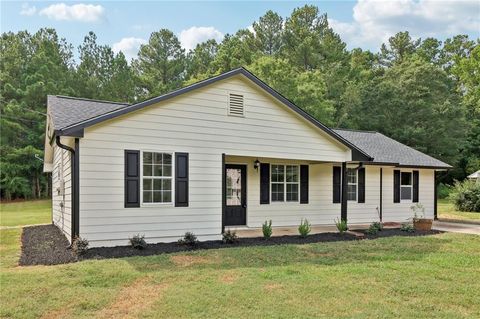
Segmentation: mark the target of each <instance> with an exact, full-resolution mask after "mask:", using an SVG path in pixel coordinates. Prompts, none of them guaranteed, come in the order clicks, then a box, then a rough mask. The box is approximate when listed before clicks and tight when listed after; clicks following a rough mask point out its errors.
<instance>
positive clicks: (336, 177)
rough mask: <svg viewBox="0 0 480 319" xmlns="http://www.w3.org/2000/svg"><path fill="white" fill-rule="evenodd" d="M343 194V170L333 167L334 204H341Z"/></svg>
mask: <svg viewBox="0 0 480 319" xmlns="http://www.w3.org/2000/svg"><path fill="white" fill-rule="evenodd" d="M341 193H342V168H341V167H338V166H334V167H333V202H334V203H340V199H341Z"/></svg>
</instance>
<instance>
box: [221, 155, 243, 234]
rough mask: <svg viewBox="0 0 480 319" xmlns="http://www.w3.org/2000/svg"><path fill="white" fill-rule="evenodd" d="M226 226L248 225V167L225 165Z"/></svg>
mask: <svg viewBox="0 0 480 319" xmlns="http://www.w3.org/2000/svg"><path fill="white" fill-rule="evenodd" d="M225 177H226V178H225V182H226V183H227V185H226V187H225V189H226V193H225V196H226V198H225V203H226V207H225V225H226V226H235V225H246V223H247V166H246V165H236V164H226V165H225Z"/></svg>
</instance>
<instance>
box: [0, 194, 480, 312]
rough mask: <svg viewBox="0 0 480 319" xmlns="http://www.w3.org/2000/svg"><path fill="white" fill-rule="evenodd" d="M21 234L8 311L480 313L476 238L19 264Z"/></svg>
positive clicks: (11, 234) (11, 262) (9, 278)
mask: <svg viewBox="0 0 480 319" xmlns="http://www.w3.org/2000/svg"><path fill="white" fill-rule="evenodd" d="M9 205H15V206H9ZM22 205H23V206H22ZM15 207H16V208H17V209H21V210H23V209H24V210H25V211H27V212H28V214H22V215H18V213H17V214H14V211H13V210H14V208H15ZM49 209H50V207H49V202H48V201H38V202H34V203H16V204H7V205H2V225H3V223H4V218H5V220H6V222H8V224H9V225H15V224H17V225H18V224H30V223H35V222H43V221H45V222H49ZM7 216H8V218H7ZM18 216H23V217H24V219H23V220H22V219H20V217H18ZM47 217H48V218H47ZM21 231H22V230H21V229H20V228H15V229H3V230H0V283H1V289H0V297H1V307H0V317H1V318H38V317H44V318H124V317H128V318H136V317H142V318H224V317H225V316H226V314H228V317H232V318H252V317H254V318H292V317H297V318H308V317H324V318H372V317H375V318H378V317H387V318H390V317H395V318H423V317H435V318H475V317H477V318H478V317H480V303H479V302H478V301H479V300H480V236H475V235H463V234H441V235H436V236H429V237H417V238H413V237H409V238H408V237H391V238H384V239H377V240H363V241H359V242H337V243H318V244H308V245H281V246H271V247H248V248H247V247H243V248H230V249H217V250H208V251H206V250H203V251H195V252H188V253H177V254H170V255H158V256H150V257H132V258H121V259H111V260H90V261H83V262H79V263H74V264H67V265H57V266H30V267H19V266H17V263H18V257H19V254H20V236H21Z"/></svg>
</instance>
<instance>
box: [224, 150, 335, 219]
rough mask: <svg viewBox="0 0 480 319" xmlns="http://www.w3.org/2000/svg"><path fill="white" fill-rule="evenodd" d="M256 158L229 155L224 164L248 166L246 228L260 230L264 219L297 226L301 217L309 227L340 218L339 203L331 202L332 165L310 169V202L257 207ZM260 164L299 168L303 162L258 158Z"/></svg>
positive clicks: (258, 201) (258, 200)
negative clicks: (306, 220)
mask: <svg viewBox="0 0 480 319" xmlns="http://www.w3.org/2000/svg"><path fill="white" fill-rule="evenodd" d="M255 160H256V158H245V157H234V156H228V157H227V161H226V162H227V163H230V164H246V165H247V192H248V194H247V226H249V227H261V226H262V224H263V222H264V221H265V220H270V219H271V220H272V225H273V226H292V225H299V224H300V221H301V219H302V218H306V219H308V221H309V222H310V223H311V224H312V225H334V224H335V219H337V218H338V219H340V204H333V202H332V183H333V169H332V165H331V164H320V163H318V164H313V165H310V167H309V196H308V197H309V203H308V204H300V203H299V202H271V203H270V204H260V173H259V171H257V170H255V169H254V161H255ZM259 160H260V161H261V162H262V163H269V164H286V165H302V164H309V163H308V162H305V161H294V160H279V159H272V158H259Z"/></svg>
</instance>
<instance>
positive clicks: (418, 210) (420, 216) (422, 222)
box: [410, 203, 433, 231]
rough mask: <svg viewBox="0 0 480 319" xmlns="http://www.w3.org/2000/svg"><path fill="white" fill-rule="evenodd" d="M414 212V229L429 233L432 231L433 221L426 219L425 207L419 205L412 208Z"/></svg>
mask: <svg viewBox="0 0 480 319" xmlns="http://www.w3.org/2000/svg"><path fill="white" fill-rule="evenodd" d="M410 209H411V210H412V211H413V227H414V228H415V230H421V231H429V230H431V229H432V223H433V219H431V218H425V207H423V205H422V204H420V203H417V204H415V205H413V206H411V207H410Z"/></svg>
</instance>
